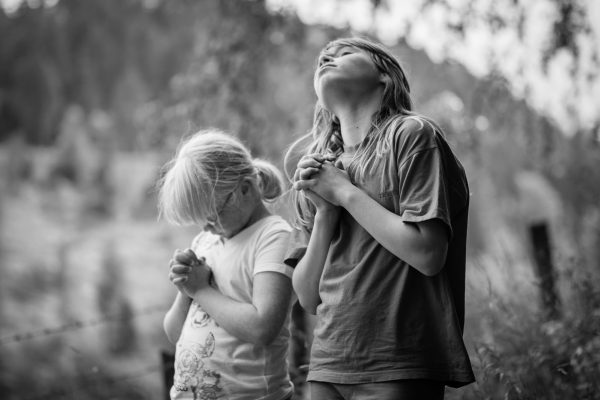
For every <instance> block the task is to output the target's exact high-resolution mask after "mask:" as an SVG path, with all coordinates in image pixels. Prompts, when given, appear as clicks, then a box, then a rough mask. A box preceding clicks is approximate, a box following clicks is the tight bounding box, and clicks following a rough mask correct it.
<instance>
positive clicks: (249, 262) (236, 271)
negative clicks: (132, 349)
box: [171, 215, 293, 400]
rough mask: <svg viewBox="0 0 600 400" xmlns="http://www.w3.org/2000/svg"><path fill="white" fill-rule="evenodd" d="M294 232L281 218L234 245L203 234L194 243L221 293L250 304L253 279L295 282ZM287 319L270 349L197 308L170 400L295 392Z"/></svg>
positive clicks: (253, 398) (242, 399) (181, 344)
mask: <svg viewBox="0 0 600 400" xmlns="http://www.w3.org/2000/svg"><path fill="white" fill-rule="evenodd" d="M290 231H291V229H290V226H289V225H288V223H287V222H286V221H285V220H284V219H283V218H281V217H279V216H276V215H273V216H269V217H266V218H263V219H261V220H259V221H257V222H256V223H254V224H253V225H251V226H249V227H248V228H246V229H244V230H243V231H241V232H240V233H238V234H237V235H235V236H234V237H232V238H230V239H225V240H223V239H221V237H219V236H217V235H213V234H211V233H208V232H203V233H201V234H200V235H198V236H197V237H196V238H195V239H194V241H193V243H192V250H194V252H195V253H196V255H197V256H198V257H205V258H206V263H207V265H208V266H209V267H210V268H211V270H212V273H213V277H214V282H215V284H216V286H217V287H218V289H219V291H220V292H221V293H223V294H224V295H226V296H229V297H231V298H233V299H235V300H237V301H240V302H245V303H251V302H252V287H253V280H254V276H255V275H256V274H257V273H260V272H266V271H269V272H279V273H281V274H284V275H285V276H288V277H289V278H290V279H291V277H292V272H293V269H292V268H291V267H289V266H287V265H285V264H284V263H283V258H284V253H285V251H286V248H287V244H288V238H289V233H290ZM289 337H290V332H289V313H288V318H286V321H285V323H284V325H283V328H282V329H281V332H280V333H279V335H278V336H277V338H276V339H275V340H274V341H273V342H272V343H270V344H269V345H268V346H261V345H257V344H252V343H248V342H245V341H242V340H240V339H238V338H237V337H235V336H233V335H231V334H230V333H229V332H227V331H226V330H225V329H223V328H222V327H220V326H219V325H217V323H216V321H215V320H214V319H212V318H211V317H210V315H208V314H207V313H206V312H204V310H202V308H201V307H200V305H199V304H197V303H196V302H192V304H191V305H190V309H189V311H188V315H187V318H186V320H185V323H184V325H183V329H182V332H181V336H180V338H179V341H178V342H177V346H176V352H175V378H174V385H173V387H172V388H171V399H173V400H175V399H203V400H205V399H206V400H209V399H210V400H212V399H219V398H222V399H229V400H259V399H260V400H281V399H284V398H286V397H287V396H289V395H290V394H291V393H292V391H293V385H292V383H291V382H290V378H289V375H288V365H287V351H288V341H289Z"/></svg>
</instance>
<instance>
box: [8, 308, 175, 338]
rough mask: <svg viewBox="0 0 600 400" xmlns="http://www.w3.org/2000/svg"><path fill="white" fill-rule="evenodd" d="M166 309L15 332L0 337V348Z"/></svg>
mask: <svg viewBox="0 0 600 400" xmlns="http://www.w3.org/2000/svg"><path fill="white" fill-rule="evenodd" d="M168 307H169V306H168V305H154V306H150V307H145V308H141V309H139V310H134V311H132V312H130V313H126V314H124V313H122V312H116V313H111V314H104V315H101V316H99V317H97V318H93V319H89V320H85V321H81V320H74V321H70V322H67V323H64V324H62V325H59V326H54V327H44V328H40V329H35V330H29V331H21V332H17V333H13V334H10V335H6V336H2V337H0V346H4V345H7V344H10V343H18V342H24V341H28V340H32V339H36V338H41V337H45V336H52V335H61V334H64V333H66V332H70V331H76V330H80V329H84V328H89V327H94V326H98V325H102V324H105V323H109V322H118V321H127V320H130V319H134V318H137V317H141V316H147V315H151V314H156V313H159V312H166V310H167V309H168Z"/></svg>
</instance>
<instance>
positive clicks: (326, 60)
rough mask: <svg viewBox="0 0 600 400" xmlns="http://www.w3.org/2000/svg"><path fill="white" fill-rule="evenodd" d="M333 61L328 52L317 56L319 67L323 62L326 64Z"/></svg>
mask: <svg viewBox="0 0 600 400" xmlns="http://www.w3.org/2000/svg"><path fill="white" fill-rule="evenodd" d="M332 61H333V57H332V56H331V55H329V54H321V57H319V67H320V66H321V65H323V64H327V63H330V62H332Z"/></svg>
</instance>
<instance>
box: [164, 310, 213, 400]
mask: <svg viewBox="0 0 600 400" xmlns="http://www.w3.org/2000/svg"><path fill="white" fill-rule="evenodd" d="M193 306H195V310H194V315H193V317H192V318H191V320H190V324H191V325H192V326H193V327H198V328H199V327H205V326H207V325H208V324H209V322H210V321H211V317H210V315H208V314H207V313H206V312H204V310H202V309H201V308H200V307H198V306H197V305H196V304H195V303H194V304H193ZM214 350H215V336H214V334H213V333H212V332H209V333H208V335H207V336H206V339H205V341H204V343H203V344H200V343H190V342H186V343H185V344H184V345H178V346H177V356H176V357H175V360H176V361H175V378H174V386H175V389H177V390H178V391H180V392H182V391H188V390H191V392H192V394H193V396H194V397H193V398H194V400H216V399H218V398H219V397H220V396H221V392H222V390H223V389H222V388H221V386H220V384H219V381H220V379H221V375H220V374H219V373H218V372H217V371H213V370H211V369H208V368H206V366H205V364H204V361H202V359H203V358H209V357H210V356H212V354H213V352H214Z"/></svg>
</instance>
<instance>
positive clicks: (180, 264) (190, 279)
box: [169, 249, 211, 298]
mask: <svg viewBox="0 0 600 400" xmlns="http://www.w3.org/2000/svg"><path fill="white" fill-rule="evenodd" d="M210 277H211V271H210V269H209V268H208V266H207V265H206V260H205V259H204V257H200V258H198V257H196V254H195V253H194V252H193V251H192V250H191V249H187V250H184V251H181V250H175V253H174V254H173V258H172V259H171V262H170V263H169V280H170V281H171V282H173V284H174V285H175V286H177V288H178V289H179V290H180V291H181V292H182V293H184V294H186V295H187V296H188V297H190V298H193V297H194V295H195V293H196V292H198V291H199V290H201V289H204V288H206V287H208V286H210Z"/></svg>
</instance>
